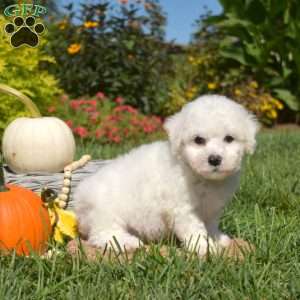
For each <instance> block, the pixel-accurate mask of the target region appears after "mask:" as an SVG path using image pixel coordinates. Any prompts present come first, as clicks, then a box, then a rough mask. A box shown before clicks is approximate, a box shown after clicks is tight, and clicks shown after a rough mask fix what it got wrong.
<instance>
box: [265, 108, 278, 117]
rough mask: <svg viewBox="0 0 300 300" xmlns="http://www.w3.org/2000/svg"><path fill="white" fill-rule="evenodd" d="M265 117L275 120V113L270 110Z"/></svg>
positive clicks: (273, 110)
mask: <svg viewBox="0 0 300 300" xmlns="http://www.w3.org/2000/svg"><path fill="white" fill-rule="evenodd" d="M267 117H269V118H270V119H276V118H277V111H276V110H275V109H272V110H270V111H268V112H267Z"/></svg>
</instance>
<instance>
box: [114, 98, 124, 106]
mask: <svg viewBox="0 0 300 300" xmlns="http://www.w3.org/2000/svg"><path fill="white" fill-rule="evenodd" d="M115 102H116V103H117V104H119V105H120V104H123V103H124V99H123V98H122V97H117V98H116V99H115Z"/></svg>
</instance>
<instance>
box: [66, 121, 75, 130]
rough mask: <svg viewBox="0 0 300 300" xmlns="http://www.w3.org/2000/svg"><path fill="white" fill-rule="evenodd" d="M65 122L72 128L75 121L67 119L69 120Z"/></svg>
mask: <svg viewBox="0 0 300 300" xmlns="http://www.w3.org/2000/svg"><path fill="white" fill-rule="evenodd" d="M65 123H66V124H67V125H68V126H69V127H70V128H72V127H73V121H72V120H67V121H65Z"/></svg>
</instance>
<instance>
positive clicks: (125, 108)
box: [114, 105, 137, 114]
mask: <svg viewBox="0 0 300 300" xmlns="http://www.w3.org/2000/svg"><path fill="white" fill-rule="evenodd" d="M122 111H127V112H129V113H131V114H137V110H136V109H135V108H133V107H132V106H130V105H120V106H117V107H116V108H114V112H122Z"/></svg>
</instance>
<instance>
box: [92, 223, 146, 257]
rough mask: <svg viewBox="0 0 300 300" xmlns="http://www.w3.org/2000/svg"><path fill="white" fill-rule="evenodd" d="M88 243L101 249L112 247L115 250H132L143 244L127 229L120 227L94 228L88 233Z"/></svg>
mask: <svg viewBox="0 0 300 300" xmlns="http://www.w3.org/2000/svg"><path fill="white" fill-rule="evenodd" d="M88 243H89V244H90V245H92V246H94V247H97V248H101V249H103V250H104V249H112V250H114V251H116V252H120V250H121V251H125V249H126V251H128V252H133V251H134V250H136V249H137V248H139V247H141V246H143V243H142V242H141V240H139V239H138V238H137V237H136V236H134V235H132V234H130V233H129V232H128V231H126V230H125V229H123V228H122V227H120V228H114V229H103V228H102V229H101V230H96V229H95V228H93V229H92V231H91V232H90V234H89V238H88Z"/></svg>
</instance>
